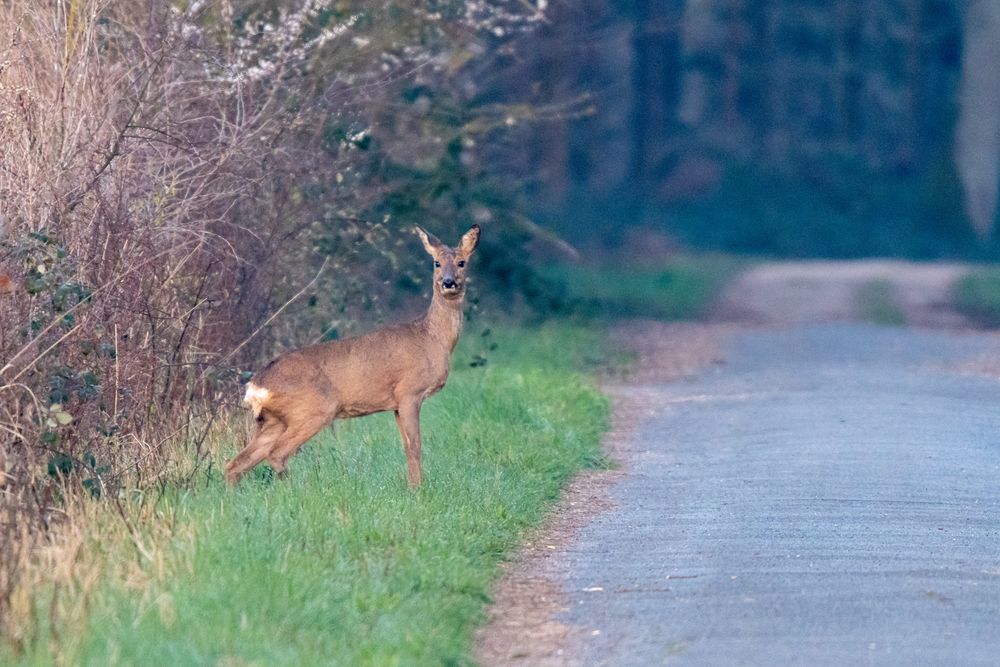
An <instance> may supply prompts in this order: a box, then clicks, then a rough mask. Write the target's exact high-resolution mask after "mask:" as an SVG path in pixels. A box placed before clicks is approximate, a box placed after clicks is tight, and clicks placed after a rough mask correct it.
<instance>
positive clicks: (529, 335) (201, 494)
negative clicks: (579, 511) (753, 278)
mask: <svg viewBox="0 0 1000 667" xmlns="http://www.w3.org/2000/svg"><path fill="white" fill-rule="evenodd" d="M480 331H481V327H480ZM480 331H476V330H475V329H473V328H471V327H470V331H468V332H467V336H466V337H465V338H464V339H463V341H462V343H461V345H460V347H459V349H458V350H457V351H456V354H455V371H454V373H453V375H452V377H451V379H450V380H449V383H448V386H447V388H446V389H445V390H444V391H443V392H442V393H441V394H439V395H438V396H436V397H435V398H433V399H432V400H430V401H428V403H427V405H426V406H425V410H424V420H423V430H424V433H425V442H426V446H425V470H426V481H425V485H424V487H422V488H421V489H420V490H418V491H416V492H411V491H409V490H408V489H407V486H406V480H405V463H404V457H403V454H402V452H401V449H400V447H399V442H398V434H397V433H396V430H395V424H394V423H393V420H392V416H391V415H387V414H383V415H377V416H373V417H370V418H366V419H363V420H353V421H348V422H337V424H336V427H335V428H334V429H330V430H327V431H325V432H324V433H323V434H322V435H321V436H319V437H317V438H316V439H314V441H313V442H311V443H310V444H309V445H307V447H305V448H304V450H303V452H302V453H301V454H300V455H299V456H297V457H296V458H294V459H293V460H292V462H291V466H290V476H289V478H288V479H287V480H281V481H278V480H275V479H272V475H271V474H270V470H269V469H268V468H267V466H260V467H259V468H257V469H256V470H255V471H254V473H253V474H251V475H250V476H249V477H248V478H247V479H246V480H245V481H244V483H243V484H242V485H241V486H239V487H237V488H236V489H234V490H227V489H226V488H225V487H224V485H223V483H222V481H221V477H220V474H219V469H218V466H217V465H212V466H210V467H209V468H208V469H206V470H205V471H204V472H203V473H200V474H198V475H196V476H195V477H194V478H192V479H191V480H190V482H189V483H188V484H185V485H166V486H164V487H162V488H159V489H146V490H144V491H142V492H141V493H140V492H138V490H137V491H136V492H135V493H129V494H128V495H126V496H125V497H123V498H122V499H121V502H123V503H126V504H128V505H129V508H128V509H129V516H130V517H132V518H131V520H130V521H129V522H123V520H122V517H121V515H120V514H119V513H118V512H117V510H116V508H115V504H114V503H106V502H101V501H98V500H96V499H91V500H87V499H84V498H78V499H77V500H75V501H74V502H73V503H71V504H70V505H69V506H68V507H67V508H66V512H67V514H66V517H65V519H64V521H63V525H62V526H61V528H60V534H61V536H60V537H59V538H57V539H54V540H53V541H52V543H50V544H48V545H46V547H45V548H44V557H43V558H41V559H39V560H38V561H37V562H26V563H24V564H23V567H25V568H27V571H26V572H25V573H23V574H24V576H23V577H22V581H23V585H22V586H21V587H20V588H19V589H18V590H17V591H16V593H15V596H14V598H15V601H16V604H15V605H14V609H13V610H12V612H13V615H12V616H11V617H10V618H9V619H8V621H7V629H8V632H10V633H11V635H10V636H11V637H13V638H15V641H14V642H13V643H9V642H8V643H5V644H4V645H3V646H2V648H0V662H2V663H3V664H48V663H50V662H53V661H55V662H57V663H59V664H103V665H109V664H151V663H157V662H158V663H163V664H166V663H169V664H175V665H202V664H268V665H307V664H330V663H331V661H332V662H333V663H335V664H351V665H386V664H463V663H467V662H468V661H469V650H470V642H471V630H472V628H473V627H474V626H475V625H476V624H477V623H478V622H479V620H480V618H481V614H482V609H483V606H484V604H485V603H486V602H487V601H488V599H489V590H490V583H491V581H492V579H493V577H494V576H495V574H496V568H497V564H498V563H499V561H500V560H501V559H502V558H503V557H504V556H505V555H506V554H507V553H509V552H510V550H511V549H512V548H513V547H514V546H515V545H516V543H517V540H518V536H519V535H520V534H521V531H522V530H523V529H524V528H525V527H527V526H530V525H533V524H535V523H537V522H538V520H539V519H540V517H541V516H542V514H543V513H544V511H545V508H546V507H547V506H548V504H549V503H550V502H551V501H553V500H554V499H555V498H556V497H557V495H558V493H559V491H560V488H561V487H562V485H563V484H564V483H565V482H566V481H567V479H568V478H569V477H570V476H572V475H573V474H574V473H575V472H576V471H577V470H579V469H581V468H583V467H587V466H595V465H602V458H601V454H600V447H599V440H600V435H601V433H602V431H603V429H604V428H605V425H606V419H607V401H606V399H605V398H604V397H603V396H602V395H601V394H600V393H599V392H598V391H597V389H596V388H595V386H594V382H593V379H592V377H590V375H589V373H590V372H592V371H593V370H594V369H595V368H598V367H600V366H602V365H603V364H604V363H605V361H604V350H603V347H602V342H601V339H600V336H599V335H598V334H596V333H594V332H591V331H587V330H585V329H582V328H577V327H572V326H566V325H557V324H550V325H546V326H543V327H541V328H535V329H530V330H529V329H512V328H502V329H500V330H498V331H496V332H490V333H488V334H487V335H486V336H482V335H477V334H478V333H480ZM237 445H238V443H237V442H236V440H235V439H234V438H233V437H231V436H230V437H222V438H219V439H218V440H217V441H215V442H214V443H213V448H217V450H215V451H213V452H212V453H211V456H212V457H213V458H215V460H216V461H221V459H222V458H223V457H225V456H229V455H231V454H232V453H233V452H234V451H235V450H236V449H237Z"/></svg>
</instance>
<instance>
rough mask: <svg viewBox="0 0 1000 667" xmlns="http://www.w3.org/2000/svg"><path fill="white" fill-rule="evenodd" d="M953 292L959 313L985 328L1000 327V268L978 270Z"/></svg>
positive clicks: (962, 279) (958, 284) (956, 285)
mask: <svg viewBox="0 0 1000 667" xmlns="http://www.w3.org/2000/svg"><path fill="white" fill-rule="evenodd" d="M952 291H953V295H954V300H955V307H956V308H957V309H958V310H959V312H961V313H963V314H965V315H966V316H968V317H969V318H970V319H972V320H973V321H975V322H979V323H980V324H982V325H983V326H988V327H1000V267H996V266H990V267H983V268H979V269H976V270H974V271H972V272H971V273H970V274H969V275H967V276H965V277H964V278H961V279H960V280H958V281H957V282H956V283H955V286H954V288H953V290H952Z"/></svg>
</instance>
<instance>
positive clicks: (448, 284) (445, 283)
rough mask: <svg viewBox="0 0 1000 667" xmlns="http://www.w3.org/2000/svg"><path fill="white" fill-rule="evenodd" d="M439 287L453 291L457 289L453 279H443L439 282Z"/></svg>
mask: <svg viewBox="0 0 1000 667" xmlns="http://www.w3.org/2000/svg"><path fill="white" fill-rule="evenodd" d="M441 286H442V287H444V288H445V289H455V287H457V284H456V283H455V281H454V280H453V279H451V278H445V279H444V280H442V281H441Z"/></svg>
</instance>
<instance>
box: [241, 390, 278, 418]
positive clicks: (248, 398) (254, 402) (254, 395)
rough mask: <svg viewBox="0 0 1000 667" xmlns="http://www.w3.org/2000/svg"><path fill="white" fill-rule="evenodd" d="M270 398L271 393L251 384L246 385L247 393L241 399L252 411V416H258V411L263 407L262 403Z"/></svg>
mask: <svg viewBox="0 0 1000 667" xmlns="http://www.w3.org/2000/svg"><path fill="white" fill-rule="evenodd" d="M269 398H271V392H269V391H268V390H267V389H264V387H258V386H257V385H255V384H254V383H253V382H248V383H247V393H246V395H245V396H244V397H243V402H244V403H246V404H247V405H249V406H250V409H251V410H253V416H254V417H259V416H260V409H261V408H262V407H264V403H265V402H266V401H267V399H269Z"/></svg>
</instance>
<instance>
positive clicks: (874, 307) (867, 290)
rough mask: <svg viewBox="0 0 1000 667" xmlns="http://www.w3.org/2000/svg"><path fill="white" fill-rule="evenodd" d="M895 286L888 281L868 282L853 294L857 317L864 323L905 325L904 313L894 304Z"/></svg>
mask: <svg viewBox="0 0 1000 667" xmlns="http://www.w3.org/2000/svg"><path fill="white" fill-rule="evenodd" d="M895 291H896V290H895V286H894V285H893V283H892V281H890V280H870V281H868V282H866V283H864V284H863V285H861V286H860V287H859V288H858V289H857V291H856V292H855V293H854V302H855V308H856V310H857V313H858V316H859V317H860V318H861V319H862V320H863V321H865V322H871V323H872V324H881V325H883V326H894V327H900V326H904V325H905V324H906V313H904V312H903V309H902V308H900V307H899V304H898V303H896V295H895Z"/></svg>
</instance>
